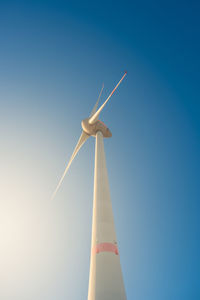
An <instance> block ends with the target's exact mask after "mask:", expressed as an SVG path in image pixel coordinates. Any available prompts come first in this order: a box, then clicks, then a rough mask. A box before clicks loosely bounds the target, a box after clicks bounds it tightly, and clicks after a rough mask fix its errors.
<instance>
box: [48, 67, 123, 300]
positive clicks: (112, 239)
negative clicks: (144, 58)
mask: <svg viewBox="0 0 200 300" xmlns="http://www.w3.org/2000/svg"><path fill="white" fill-rule="evenodd" d="M126 74H127V72H125V73H124V75H123V76H122V78H121V79H120V81H119V82H118V84H117V85H116V86H115V88H114V89H113V91H112V92H111V93H110V95H109V96H108V98H107V99H106V101H105V102H104V103H103V104H102V105H101V106H100V108H99V109H98V110H97V107H98V103H99V99H100V97H101V94H102V91H103V88H104V86H103V87H102V89H101V92H100V94H99V98H98V100H97V102H96V104H95V106H94V108H93V110H92V112H91V114H90V116H89V118H87V119H84V120H83V121H82V122H81V125H82V129H83V130H82V133H81V136H80V138H79V141H78V143H77V145H76V147H75V149H74V152H73V154H72V156H71V158H70V161H69V163H68V165H67V166H66V169H65V171H64V173H63V175H62V177H61V179H60V181H59V183H58V185H57V187H56V189H55V192H54V193H53V196H52V198H54V197H55V195H56V193H57V191H58V189H59V187H60V185H61V183H62V181H63V179H64V177H65V175H66V173H67V171H68V169H69V167H70V165H71V163H72V161H73V159H74V158H75V156H76V154H77V153H78V151H79V150H80V148H81V147H82V146H83V144H84V143H85V142H86V140H87V139H88V138H89V137H90V136H94V137H95V138H96V145H95V169H94V197H93V218H92V242H91V256H90V276H89V289H88V300H126V293H125V289H124V283H123V277H122V272H121V266H120V259H119V252H118V247H117V238H116V233H115V226H114V218H113V212H112V204H111V199H110V191H109V183H108V174H107V168H106V160H105V153H104V142H103V138H109V137H111V136H112V133H111V132H110V130H109V129H108V127H107V126H106V125H105V124H104V123H103V122H101V121H100V120H99V115H100V113H101V111H102V110H103V108H104V107H105V105H106V103H107V102H108V100H109V99H110V97H111V96H112V95H113V94H114V92H115V90H116V89H117V88H118V86H119V85H120V83H121V82H122V80H123V79H124V77H125V76H126Z"/></svg>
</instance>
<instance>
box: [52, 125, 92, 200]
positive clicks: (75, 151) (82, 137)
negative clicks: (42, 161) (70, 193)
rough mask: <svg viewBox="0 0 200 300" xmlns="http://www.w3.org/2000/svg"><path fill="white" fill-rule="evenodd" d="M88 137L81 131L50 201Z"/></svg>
mask: <svg viewBox="0 0 200 300" xmlns="http://www.w3.org/2000/svg"><path fill="white" fill-rule="evenodd" d="M89 137H90V136H89V135H88V134H86V133H85V132H84V131H82V133H81V136H80V138H79V141H78V143H77V145H76V147H75V149H74V152H73V153H72V156H71V158H70V161H69V163H68V165H67V167H66V168H65V171H64V173H63V175H62V177H61V179H60V181H59V183H58V185H57V187H56V189H55V191H54V193H53V195H52V197H51V198H52V199H53V198H54V197H55V195H56V193H57V191H58V189H59V187H60V186H61V183H62V181H63V179H64V177H65V175H66V173H67V171H68V169H69V167H70V165H71V163H72V161H73V159H74V158H75V156H76V154H77V153H78V151H79V150H80V148H81V147H82V146H83V144H84V143H85V142H86V141H87V139H88V138H89Z"/></svg>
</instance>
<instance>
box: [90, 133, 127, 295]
mask: <svg viewBox="0 0 200 300" xmlns="http://www.w3.org/2000/svg"><path fill="white" fill-rule="evenodd" d="M100 243H112V244H115V245H116V246H117V241H116V233H115V228H114V219H113V213H112V204H111V199H110V191H109V183H108V175H107V169H106V160H105V153H104V143H103V135H102V133H101V132H100V131H98V132H97V134H96V148H95V174H94V200H93V221H92V245H91V260H90V278H89V291H88V300H126V294H125V289H124V284H123V278H122V272H121V266H120V259H119V255H116V254H115V253H114V252H100V253H96V252H95V247H96V245H97V244H100Z"/></svg>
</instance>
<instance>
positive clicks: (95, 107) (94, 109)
mask: <svg viewBox="0 0 200 300" xmlns="http://www.w3.org/2000/svg"><path fill="white" fill-rule="evenodd" d="M103 89H104V84H103V85H102V88H101V92H100V94H99V97H98V100H97V102H96V104H95V106H94V107H93V110H92V111H91V114H90V117H92V116H93V115H94V113H95V112H96V110H97V106H98V103H99V99H100V97H101V94H102V92H103Z"/></svg>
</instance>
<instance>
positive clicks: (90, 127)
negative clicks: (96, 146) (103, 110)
mask: <svg viewBox="0 0 200 300" xmlns="http://www.w3.org/2000/svg"><path fill="white" fill-rule="evenodd" d="M89 120H90V118H86V119H84V120H83V121H82V122H81V126H82V128H83V131H84V132H85V133H86V134H88V135H90V136H91V135H92V136H96V133H97V131H101V133H102V134H103V137H105V138H109V137H111V136H112V133H111V131H110V130H109V128H108V127H107V126H106V125H105V124H104V123H103V122H102V121H100V120H97V121H96V122H95V123H94V124H90V122H89Z"/></svg>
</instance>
